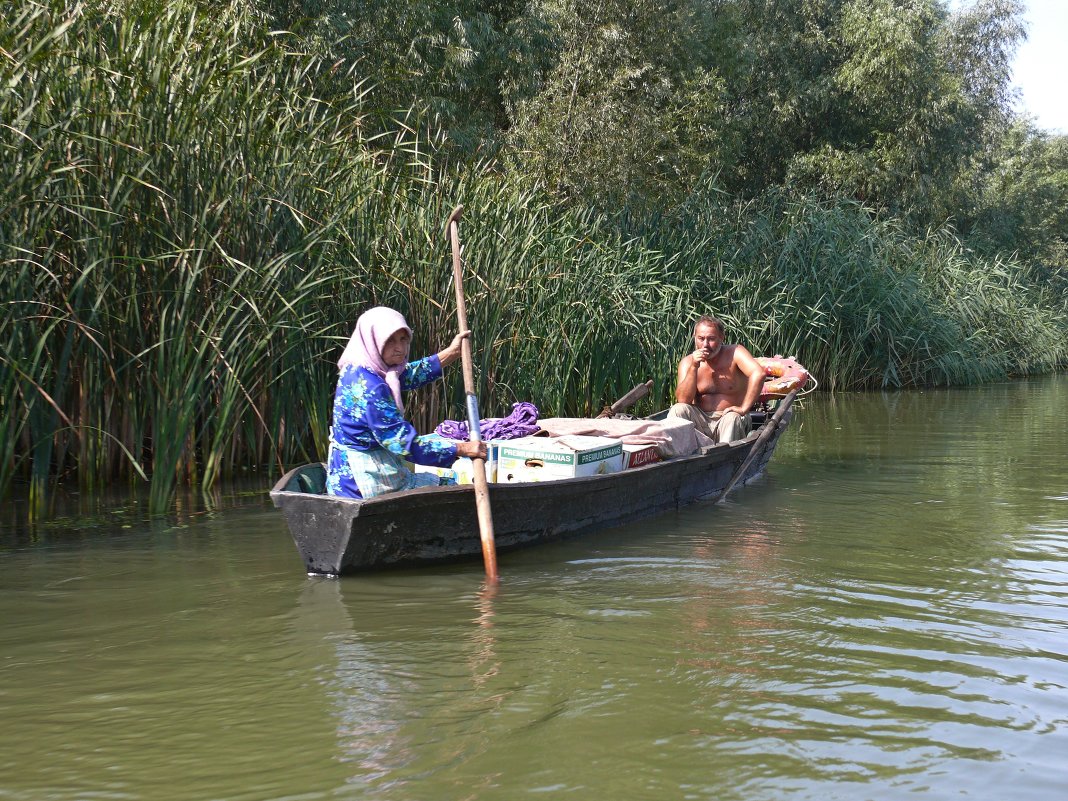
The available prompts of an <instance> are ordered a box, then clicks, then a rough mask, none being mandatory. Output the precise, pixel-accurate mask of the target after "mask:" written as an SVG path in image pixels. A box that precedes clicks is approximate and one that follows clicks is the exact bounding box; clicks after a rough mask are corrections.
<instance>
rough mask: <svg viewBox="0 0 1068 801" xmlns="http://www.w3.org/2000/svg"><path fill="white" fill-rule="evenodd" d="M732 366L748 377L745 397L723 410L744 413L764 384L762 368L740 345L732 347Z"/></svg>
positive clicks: (754, 400) (758, 394)
mask: <svg viewBox="0 0 1068 801" xmlns="http://www.w3.org/2000/svg"><path fill="white" fill-rule="evenodd" d="M734 366H735V367H737V368H738V369H739V370H740V371H741V373H742V375H744V376H745V377H746V378H747V379H748V383H747V384H746V387H745V399H744V400H743V401H742V402H741V404H739V405H738V406H731V407H730V408H729V409H725V410H724V411H731V412H738V414H745V413H746V412H748V411H749V410H750V409H752V408H753V404H754V403H756V402H757V398H759V397H760V390H761V388H762V387H763V386H764V368H763V367H761V366H760V362H758V361H757V360H756V359H754V358H753V354H752V353H750V352H749V351H748V350H746V349H745V348H744V347H742V346H741V345H736V346H735V348H734Z"/></svg>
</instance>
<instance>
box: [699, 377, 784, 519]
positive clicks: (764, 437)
mask: <svg viewBox="0 0 1068 801" xmlns="http://www.w3.org/2000/svg"><path fill="white" fill-rule="evenodd" d="M796 397H797V390H796V389H795V390H792V391H791V392H790V394H788V395H787V396H786V397H785V398H783V399H782V403H780V404H779V408H778V409H776V410H775V414H773V415H772V416H771V419H770V420H768V421H767V422H766V423H764V428H762V429H761V431H760V436H758V437H757V438H756V442H754V443H753V447H752V448H750V449H749V455H748V456H746V457H745V461H744V462H742V466H741V467H739V468H738V471H737V472H736V473H735V474H734V475H733V476H732V477H731V480H730V481H729V482H727V486H726V487H724V489H723V492H721V493H720V494H719V495H717V496H716V499H715V500H714V501H712V503H719V502H720V501H722V500H724V499H725V498H726V497H727V493H728V492H730V491H731V490H732V489H734V485H735V484H737V483H738V480H739V479H741V477H742V476H744V475H745V471H746V470H748V469H749V465H751V464H752V463H753V460H754V459H755V458H756V456H757V454H758V453H760V450H761V449H762V448H763V447H764V443H765V442H767V441H768V439H769V438H770V437H771V435H772V434H773V433H775V429H777V428H778V427H779V421H780V420H782V416H783V415H784V414H786V410H787V409H789V408H790V407H791V406H792V405H793V402H794V398H796Z"/></svg>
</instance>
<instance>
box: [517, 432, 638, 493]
mask: <svg viewBox="0 0 1068 801" xmlns="http://www.w3.org/2000/svg"><path fill="white" fill-rule="evenodd" d="M499 446H500V448H499V451H498V454H497V480H498V481H499V482H500V483H516V482H524V481H553V480H556V479H561V478H575V477H577V476H594V475H603V474H606V473H618V472H619V471H620V470H622V469H623V444H622V443H621V442H620V441H619V440H618V439H612V438H610V437H589V436H580V435H574V434H570V435H567V436H562V437H521V438H519V439H510V440H502V441H501V442H500V443H499Z"/></svg>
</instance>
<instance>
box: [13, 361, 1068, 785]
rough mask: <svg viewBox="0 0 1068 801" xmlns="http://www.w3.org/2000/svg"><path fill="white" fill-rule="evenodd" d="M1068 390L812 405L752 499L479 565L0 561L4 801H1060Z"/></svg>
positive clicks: (256, 506)
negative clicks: (370, 570) (497, 571)
mask: <svg viewBox="0 0 1068 801" xmlns="http://www.w3.org/2000/svg"><path fill="white" fill-rule="evenodd" d="M1066 429H1068V378H1064V377H1058V378H1052V379H1041V380H1034V381H1027V382H1020V383H1012V384H1005V385H998V386H993V387H988V388H983V389H977V390H954V391H931V392H922V393H909V394H893V395H878V394H876V395H845V396H839V397H838V398H837V399H834V400H832V399H830V398H828V397H817V398H814V399H810V400H809V402H808V404H807V406H806V408H805V409H804V410H803V411H802V412H800V413H799V415H798V416H797V418H795V426H794V427H793V429H792V430H791V431H790V432H788V434H787V435H786V437H784V439H783V442H782V444H781V446H780V450H779V452H778V454H777V455H776V459H775V461H774V463H773V465H772V469H771V471H770V472H769V474H768V476H767V477H766V478H764V479H762V480H760V481H759V482H758V483H756V484H753V485H751V486H749V487H746V488H744V489H740V490H738V491H737V492H736V493H735V494H734V495H732V497H731V499H730V500H729V501H728V502H727V503H725V504H723V505H721V506H715V507H713V506H707V505H705V506H696V507H690V508H688V509H685V510H683V511H681V512H679V513H673V514H669V515H666V516H663V517H660V518H657V519H655V520H652V521H647V522H643V523H640V524H635V525H631V526H627V527H624V528H618V529H613V530H610V531H605V532H601V533H598V534H592V535H589V536H586V537H581V538H576V539H572V540H567V541H564V542H561V543H556V544H552V545H548V546H543V547H539V548H536V549H533V550H529V551H526V552H521V553H516V554H510V555H504V556H502V558H501V565H500V566H501V572H502V575H503V584H502V586H501V588H500V590H499V591H498V592H497V593H496V594H495V595H493V596H490V595H487V594H485V593H483V592H482V591H481V589H482V588H481V578H482V570H481V567H480V566H479V565H478V564H468V565H461V566H450V567H443V568H435V569H431V570H421V571H406V572H390V573H383V574H377V575H370V576H360V577H349V578H344V579H341V580H329V579H312V578H308V577H306V576H305V575H304V573H303V571H302V566H301V563H300V560H299V559H298V558H297V555H296V552H295V550H294V548H293V546H292V544H291V542H290V540H289V536H288V532H287V530H286V528H285V523H284V521H283V520H282V518H281V516H280V515H279V514H278V513H276V512H275V511H274V510H273V509H271V508H269V507H268V506H266V505H264V504H262V503H261V502H259V501H257V500H255V498H246V499H245V500H244V501H243V503H242V504H239V505H236V506H231V507H229V508H224V509H221V510H218V511H214V512H210V513H202V514H195V513H189V514H183V515H180V516H175V517H174V518H172V519H170V520H164V521H155V522H150V523H149V522H144V521H139V519H138V517H137V515H131V514H126V515H123V516H120V517H115V518H114V520H113V521H112V520H109V519H108V518H105V519H104V520H103V521H100V520H95V521H86V522H83V523H79V521H78V520H77V519H67V520H66V521H64V522H62V523H60V524H57V525H54V526H52V527H44V528H42V529H39V530H37V531H35V532H32V536H31V535H30V534H27V533H26V532H25V531H18V532H16V531H14V530H13V529H12V528H11V527H10V526H9V527H8V529H7V530H6V532H5V533H0V621H2V622H0V799H4V801H8V800H9V799H18V801H23V800H25V801H30V800H31V799H32V801H48V800H50V799H57V800H58V799H62V800H63V801H67V800H68V799H70V800H73V799H235V800H236V799H286V800H287V801H312V800H313V799H383V800H384V801H413V800H423V799H425V800H426V801H431V800H432V799H515V798H531V799H588V798H613V799H650V801H652V800H653V799H656V800H658V801H659V800H660V799H739V800H741V799H745V801H753V800H754V799H756V800H760V799H769V800H772V799H786V800H787V801H795V800H796V799H819V800H820V801H827V800H828V799H842V800H843V801H846V800H848V801H855V800H856V799H901V798H923V799H925V801H926V800H927V799H960V798H972V799H1001V798H1009V797H1012V798H1022V799H1029V800H1030V799H1035V800H1039V801H1046V799H1049V800H1050V801H1053V799H1057V800H1058V801H1060V799H1063V798H1065V797H1066V795H1068V768H1065V767H1064V765H1065V762H1066V760H1065V754H1068V467H1066V465H1065V455H1066V453H1068V434H1066Z"/></svg>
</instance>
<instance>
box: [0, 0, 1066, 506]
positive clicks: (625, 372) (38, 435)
mask: <svg viewBox="0 0 1068 801" xmlns="http://www.w3.org/2000/svg"><path fill="white" fill-rule="evenodd" d="M217 11H218V13H216V14H214V15H213V16H205V15H203V14H202V13H199V12H198V11H197V10H196V8H195V7H194V6H184V5H182V4H170V5H168V6H167V8H165V9H163V10H161V11H160V13H159V14H158V15H157V16H154V17H153V18H152V19H151V20H147V21H146V20H141V19H138V18H137V16H136V15H127V16H124V17H119V16H116V15H106V14H102V13H99V12H94V11H91V10H86V9H85V8H84V7H81V6H70V7H69V8H68V6H67V5H66V4H64V3H61V2H54V3H52V4H43V5H38V4H29V5H25V6H23V7H22V8H21V10H20V11H19V13H18V14H17V15H16V16H15V17H13V18H6V19H5V20H4V21H2V22H0V47H2V48H3V49H4V51H5V52H6V53H7V54H9V57H5V59H4V60H3V61H2V62H0V81H2V88H0V120H2V121H3V124H4V127H3V128H2V129H0V148H2V152H3V156H4V158H3V159H2V160H0V182H2V183H0V267H2V269H0V495H3V494H4V493H5V492H6V491H7V490H8V489H9V488H10V485H11V483H12V481H14V480H15V479H20V480H26V481H28V482H29V486H30V502H31V508H33V509H35V510H37V513H38V514H40V513H43V512H44V511H45V509H46V504H47V495H48V493H47V490H48V487H49V485H50V483H51V482H52V481H55V480H61V479H66V478H73V477H76V478H77V480H78V481H79V482H80V483H81V484H82V485H83V486H86V487H94V486H97V487H98V486H101V485H104V484H110V483H113V482H115V481H133V480H141V479H145V480H148V481H150V483H151V500H150V503H151V506H152V508H153V509H155V510H157V511H160V510H164V509H166V508H167V507H168V505H169V504H170V503H171V500H172V498H173V496H174V492H175V488H176V486H177V485H178V484H180V483H194V484H199V485H200V486H202V487H205V488H208V487H211V486H213V485H215V484H216V483H217V482H218V481H219V480H220V479H223V478H226V477H228V476H230V475H233V474H234V471H236V470H238V469H240V468H242V467H245V468H253V469H263V468H265V467H268V469H272V470H279V469H281V468H282V467H283V466H285V465H288V464H292V463H294V462H296V461H301V460H310V459H315V458H321V457H322V456H323V455H324V450H325V442H326V437H327V429H328V426H329V423H330V420H329V410H330V403H331V397H332V390H333V382H334V379H335V368H334V364H333V361H334V359H336V357H337V355H338V353H339V352H340V348H341V345H342V344H343V342H344V340H345V339H346V338H347V336H348V334H349V333H350V331H351V327H352V324H353V322H354V320H355V318H356V316H357V315H358V314H359V312H360V311H362V310H363V309H364V308H366V307H368V306H370V305H373V304H375V303H385V304H390V305H395V306H397V307H398V308H400V309H402V310H403V311H404V312H405V313H406V314H407V315H408V316H409V319H410V320H411V322H412V323H413V324H414V327H415V329H416V341H415V343H414V346H413V353H416V354H419V353H425V352H428V351H430V350H433V349H434V348H436V347H439V346H441V345H443V344H445V343H446V342H447V341H448V339H449V338H450V337H451V335H452V333H453V331H454V329H455V312H454V306H453V300H452V288H451V270H450V266H449V250H448V244H447V241H446V238H445V232H444V228H443V226H444V221H445V219H446V218H447V217H448V214H449V212H450V210H451V208H452V206H453V205H455V204H456V203H461V202H462V203H463V204H465V206H466V209H467V211H466V213H465V217H464V218H463V221H462V223H461V237H462V240H463V242H464V248H465V259H466V263H467V267H466V269H467V275H468V279H467V280H466V281H465V288H466V290H467V295H468V315H469V321H470V323H471V326H472V328H473V329H474V332H475V338H474V339H475V346H476V347H475V351H476V359H477V365H476V372H477V375H478V378H479V382H480V396H481V399H482V401H481V405H482V409H483V412H484V413H485V414H486V415H487V416H489V415H497V414H504V413H506V412H507V411H508V410H509V408H510V404H511V403H512V402H514V401H515V400H532V401H534V402H535V403H536V404H537V405H538V406H539V407H540V408H541V409H542V411H543V412H545V413H546V414H565V415H585V414H593V413H596V412H597V411H598V410H599V409H600V406H601V404H603V403H606V402H610V401H611V400H613V399H614V398H616V397H618V396H620V395H622V394H623V393H624V392H626V391H627V390H628V389H630V388H631V387H632V386H633V385H634V384H636V383H638V382H640V381H643V380H645V379H646V378H650V377H651V378H654V379H655V380H656V384H657V387H656V396H655V402H656V403H664V402H666V401H667V400H668V398H669V395H670V393H671V389H672V384H673V380H674V379H673V377H674V369H675V364H676V361H677V359H678V357H679V356H680V355H681V354H682V353H684V352H686V350H687V349H688V340H689V335H690V326H691V324H692V320H693V318H694V317H695V316H696V314H699V313H702V312H706V311H711V312H714V313H717V314H719V315H720V316H722V317H724V319H725V320H726V321H727V323H728V327H729V328H730V332H731V334H732V337H733V338H735V339H737V340H739V341H741V342H743V343H745V344H746V345H747V346H748V347H750V349H752V350H754V351H756V352H763V353H771V352H782V353H790V354H793V355H797V356H798V357H799V358H801V359H802V361H804V362H805V363H806V364H807V365H809V366H810V367H811V368H812V369H813V370H814V372H815V373H816V374H817V375H818V376H819V377H820V379H821V381H823V382H824V384H825V385H826V386H830V387H840V388H863V387H880V386H887V387H901V386H913V385H922V384H948V383H969V382H976V381H981V380H987V379H990V378H994V377H1000V376H1002V375H1005V374H1008V373H1013V372H1027V371H1041V370H1048V369H1052V368H1054V367H1055V366H1057V365H1058V364H1063V363H1065V361H1066V359H1068V354H1066V345H1065V342H1066V341H1068V337H1066V336H1065V333H1066V331H1068V322H1066V315H1065V305H1064V298H1063V297H1061V296H1058V295H1057V294H1055V293H1053V292H1051V291H1048V290H1045V289H1042V288H1041V287H1040V286H1036V285H1034V283H1033V282H1029V281H1028V279H1027V273H1026V271H1024V270H1023V269H1022V267H1021V266H1020V265H1019V264H1017V263H1014V262H1012V261H1011V260H1003V259H993V260H991V259H980V258H978V257H975V256H973V255H971V254H969V252H968V251H967V250H966V249H964V248H963V246H962V245H961V243H960V242H959V241H958V240H957V239H956V238H955V237H953V236H952V235H951V234H950V233H948V232H938V233H933V234H931V236H930V237H928V238H927V239H926V240H916V239H915V238H914V237H910V236H908V235H907V234H906V233H905V232H904V231H902V230H901V228H900V227H899V226H898V225H897V224H896V223H894V221H892V220H890V221H880V220H873V219H872V217H871V215H870V213H869V212H868V211H866V210H865V209H863V208H861V207H860V206H857V205H856V204H851V203H834V202H818V201H816V200H813V199H809V198H787V197H783V196H768V197H766V198H763V199H761V200H760V201H750V202H748V203H736V202H733V201H731V200H730V199H728V198H724V197H723V196H722V195H721V194H719V193H717V192H716V191H714V190H712V189H708V190H705V191H703V192H700V193H696V194H695V195H694V196H693V198H692V199H691V201H690V202H689V203H688V204H686V205H684V206H683V207H682V208H680V209H678V210H676V211H674V212H672V213H671V214H665V215H663V216H660V217H657V218H649V219H640V220H627V219H626V218H624V217H622V216H616V217H614V216H609V215H606V214H603V213H598V212H594V211H591V210H588V209H582V208H562V207H559V206H557V205H555V204H554V203H553V202H552V201H551V200H550V199H549V197H548V196H547V195H545V194H543V193H541V192H539V191H538V190H537V188H530V187H528V186H526V185H525V184H524V183H523V182H522V180H521V179H520V177H516V176H511V175H502V174H501V173H500V172H499V171H498V170H497V169H496V168H495V167H494V166H493V165H486V164H474V165H466V166H454V167H448V168H443V167H440V166H438V165H437V164H435V163H434V162H433V160H431V159H429V158H428V157H427V154H428V153H429V152H432V146H433V142H428V141H427V140H426V139H425V138H422V137H420V136H417V135H416V134H415V133H414V132H413V131H411V130H409V129H406V128H405V127H404V124H403V121H399V122H398V124H397V135H396V137H395V138H394V139H393V140H391V141H390V142H389V143H388V144H387V143H384V142H382V141H378V142H368V141H366V140H365V139H364V138H363V133H362V128H361V114H362V109H363V102H364V98H363V96H362V94H361V92H362V90H361V89H360V87H359V85H358V84H355V86H356V89H355V90H354V93H353V96H352V97H351V98H349V99H348V101H346V102H344V103H338V101H336V100H335V101H333V102H332V103H328V102H326V101H325V100H323V99H322V98H319V97H318V96H317V95H316V94H315V91H314V81H313V80H312V76H313V75H314V74H315V73H316V71H317V70H320V69H324V68H328V65H323V64H321V63H319V62H318V61H316V60H315V59H314V58H312V57H309V56H303V55H301V54H299V53H295V52H290V51H289V50H287V48H286V38H285V36H284V35H277V36H273V37H266V36H263V35H262V34H261V33H260V32H259V31H258V29H257V27H256V21H255V20H253V19H249V18H248V17H246V16H244V15H243V13H242V12H241V9H240V7H239V6H236V5H235V6H233V7H229V8H227V7H222V8H220V9H217ZM252 41H258V42H259V45H258V47H256V48H254V49H252V50H250V49H249V45H248V43H249V42H252ZM459 378H460V376H459V371H458V370H456V371H452V373H451V374H450V376H449V379H448V380H447V381H446V382H444V383H442V384H439V385H435V387H434V388H433V389H432V390H431V391H426V392H421V393H419V396H418V398H417V399H416V400H415V401H414V402H413V403H412V404H411V406H410V411H411V413H412V416H413V419H414V420H415V421H416V423H417V425H418V426H419V427H420V428H421V429H422V430H427V429H429V428H430V427H432V425H433V424H434V423H435V422H437V421H439V420H441V419H443V418H444V417H458V416H460V414H461V408H462V407H461V405H460V403H459V400H460V391H459V386H460V381H459ZM649 403H650V405H651V404H652V403H653V401H650V402H649Z"/></svg>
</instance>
